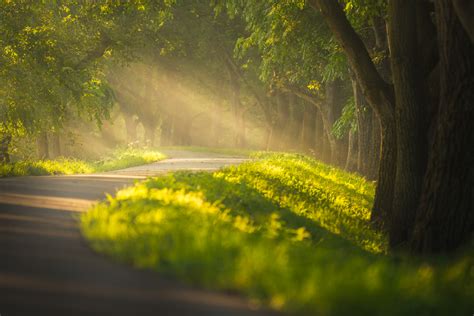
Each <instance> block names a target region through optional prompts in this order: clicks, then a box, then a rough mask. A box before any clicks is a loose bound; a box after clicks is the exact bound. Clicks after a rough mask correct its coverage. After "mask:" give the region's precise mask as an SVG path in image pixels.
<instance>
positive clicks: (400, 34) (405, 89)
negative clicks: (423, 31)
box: [388, 0, 427, 248]
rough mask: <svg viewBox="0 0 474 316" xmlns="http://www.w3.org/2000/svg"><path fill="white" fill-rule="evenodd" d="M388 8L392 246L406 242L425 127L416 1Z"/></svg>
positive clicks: (395, 1) (397, 1) (422, 163)
mask: <svg viewBox="0 0 474 316" xmlns="http://www.w3.org/2000/svg"><path fill="white" fill-rule="evenodd" d="M388 10H389V11H388V16H389V36H388V38H389V45H390V57H391V58H390V61H391V65H392V78H393V84H394V88H395V100H396V103H395V121H396V126H397V128H396V130H397V147H396V148H397V165H396V177H395V188H394V199H393V209H394V212H393V216H392V219H391V222H390V228H389V235H390V247H391V248H396V247H400V246H402V245H405V244H406V243H407V242H408V240H409V238H410V235H411V232H412V230H413V226H414V220H415V209H416V206H417V205H418V200H419V197H420V191H421V183H422V179H423V175H424V172H425V167H426V151H427V138H426V137H427V128H426V124H425V119H424V118H425V113H424V111H423V109H424V105H423V100H422V96H421V93H420V91H421V89H422V87H421V84H420V82H421V80H420V78H419V76H418V72H419V71H420V69H419V65H420V63H419V62H418V58H417V33H416V26H417V19H416V1H413V0H391V1H389V7H388Z"/></svg>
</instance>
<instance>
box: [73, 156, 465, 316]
mask: <svg viewBox="0 0 474 316" xmlns="http://www.w3.org/2000/svg"><path fill="white" fill-rule="evenodd" d="M257 158H260V159H259V160H255V161H252V162H248V163H245V164H243V165H240V166H238V167H230V168H226V169H223V170H221V171H219V172H216V173H213V174H211V173H188V172H180V173H175V174H171V175H168V176H165V177H160V178H154V179H149V180H147V181H145V182H142V183H138V184H136V185H135V186H133V187H130V188H126V189H123V190H121V191H119V192H118V194H117V196H116V197H114V198H112V197H109V199H108V201H107V202H103V203H100V204H98V205H97V206H95V207H94V208H93V209H92V210H91V211H90V212H88V213H85V214H83V216H82V218H81V227H82V232H83V234H84V235H85V236H86V238H87V239H88V240H89V241H90V244H91V246H92V247H93V248H94V249H95V250H96V251H98V252H101V253H105V254H108V255H110V256H112V257H114V258H116V259H117V260H120V261H123V262H127V263H131V264H133V265H134V266H136V267H140V268H149V269H153V270H156V271H158V272H160V273H166V274H170V275H173V276H175V277H178V278H180V279H183V280H185V281H187V282H190V283H193V284H198V285H200V286H203V287H207V288H213V289H221V290H233V291H238V292H240V293H244V294H246V295H247V296H248V297H249V298H250V299H251V300H253V301H254V302H256V303H261V304H265V305H268V306H271V307H272V308H275V309H281V310H284V311H289V312H294V313H297V314H304V315H306V314H316V315H471V314H472V312H473V311H474V282H473V279H474V268H473V262H474V260H473V256H472V254H473V252H472V250H469V251H465V252H464V253H458V254H457V255H456V256H453V257H451V258H447V257H437V258H413V257H406V256H393V255H389V254H388V253H387V242H386V238H385V236H384V235H382V234H380V233H377V232H376V231H374V230H373V229H372V228H371V227H370V225H369V221H368V220H369V209H370V206H371V204H372V202H373V201H372V200H373V194H374V185H373V183H370V182H367V181H365V180H364V179H363V178H361V177H359V176H357V175H354V174H349V173H345V172H343V171H340V170H338V169H335V168H332V167H329V166H327V165H324V164H321V163H319V162H317V161H315V160H312V159H310V158H307V157H304V156H301V155H289V154H270V155H268V154H262V155H259V156H258V157H257Z"/></svg>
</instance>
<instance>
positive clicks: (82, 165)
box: [0, 148, 165, 177]
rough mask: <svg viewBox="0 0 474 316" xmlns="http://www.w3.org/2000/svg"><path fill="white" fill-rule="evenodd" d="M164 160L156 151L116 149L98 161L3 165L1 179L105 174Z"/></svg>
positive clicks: (23, 162) (56, 161) (42, 161)
mask: <svg viewBox="0 0 474 316" xmlns="http://www.w3.org/2000/svg"><path fill="white" fill-rule="evenodd" d="M164 158H165V156H164V155H163V154H162V153H160V152H158V151H156V150H141V149H133V148H127V149H116V150H115V151H114V152H113V153H112V154H111V155H110V156H108V157H105V158H103V159H101V160H98V161H85V160H79V159H74V158H58V159H54V160H36V161H18V162H14V163H9V164H2V165H0V177H11V176H27V175H57V174H78V173H94V172H104V171H110V170H117V169H123V168H127V167H132V166H139V165H143V164H147V163H151V162H154V161H158V160H162V159H164Z"/></svg>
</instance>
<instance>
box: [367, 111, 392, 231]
mask: <svg viewBox="0 0 474 316" xmlns="http://www.w3.org/2000/svg"><path fill="white" fill-rule="evenodd" d="M380 127H381V140H380V159H379V171H378V179H377V187H376V189H375V199H374V206H373V209H372V214H371V221H372V222H374V223H375V225H376V226H378V227H385V226H386V225H387V224H389V223H390V219H391V216H392V203H393V189H394V183H395V181H394V179H395V174H396V163H397V160H396V157H397V152H396V148H397V138H396V137H397V134H396V128H395V122H393V121H392V120H390V121H389V120H385V121H381V123H380Z"/></svg>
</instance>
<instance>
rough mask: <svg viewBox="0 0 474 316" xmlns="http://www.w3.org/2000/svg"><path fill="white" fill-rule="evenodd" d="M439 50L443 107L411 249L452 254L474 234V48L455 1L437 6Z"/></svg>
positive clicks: (438, 3)
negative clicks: (460, 18) (454, 6)
mask: <svg viewBox="0 0 474 316" xmlns="http://www.w3.org/2000/svg"><path fill="white" fill-rule="evenodd" d="M435 5H436V15H437V24H438V40H439V52H440V54H439V55H440V77H441V80H440V82H441V91H440V105H439V111H438V120H437V125H436V130H435V138H434V143H433V145H432V147H431V150H430V153H429V160H428V167H427V171H426V175H425V178H424V182H423V187H422V194H421V200H420V204H419V206H418V210H417V219H416V225H415V230H414V232H413V238H412V241H411V249H412V251H414V252H417V253H434V252H446V251H451V250H453V249H455V248H457V247H459V246H460V245H462V244H463V243H465V242H468V241H469V240H470V239H471V238H472V236H473V232H474V212H473V210H474V146H473V144H474V129H473V128H472V122H474V106H473V103H474V44H473V43H472V42H471V41H470V40H469V37H468V35H467V33H466V32H465V31H464V29H463V27H462V26H461V23H460V22H459V20H458V18H457V16H456V14H455V12H454V8H453V4H452V1H450V0H438V1H436V2H435Z"/></svg>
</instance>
